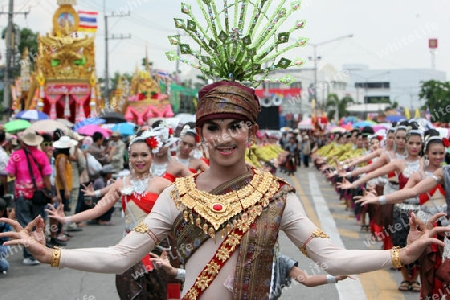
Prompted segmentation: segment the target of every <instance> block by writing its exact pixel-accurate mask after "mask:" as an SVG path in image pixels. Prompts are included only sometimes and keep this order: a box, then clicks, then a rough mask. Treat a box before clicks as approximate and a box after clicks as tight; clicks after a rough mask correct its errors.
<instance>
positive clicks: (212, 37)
mask: <svg viewBox="0 0 450 300" xmlns="http://www.w3.org/2000/svg"><path fill="white" fill-rule="evenodd" d="M222 1H223V5H222V7H221V8H218V7H217V6H216V2H215V1H213V0H197V4H198V7H199V9H200V11H201V13H202V15H203V18H204V22H206V24H207V26H206V27H203V26H202V25H201V24H200V23H199V22H198V20H197V18H196V17H195V16H194V14H193V12H192V7H191V6H190V5H188V4H185V3H182V4H181V12H182V13H184V14H186V15H187V16H188V17H189V19H188V20H187V21H185V20H183V19H179V18H176V19H175V27H176V28H178V29H182V30H183V31H184V32H186V33H187V34H188V35H189V36H190V37H191V38H192V40H193V41H194V42H195V43H196V44H197V45H196V47H192V46H191V45H190V44H185V43H182V42H181V41H180V36H178V35H176V36H169V41H170V43H171V44H172V45H176V46H178V47H180V55H177V53H176V52H175V51H170V52H167V53H166V55H167V57H168V58H169V59H170V60H177V59H178V60H180V61H181V62H183V63H186V64H189V65H191V66H193V67H195V68H197V69H200V70H201V72H202V73H203V74H204V75H205V76H206V77H208V78H211V79H214V80H220V79H224V80H230V81H238V82H240V83H242V84H246V85H250V86H253V87H256V86H258V85H259V83H260V82H261V81H277V82H283V83H286V84H290V83H291V81H292V77H291V76H286V77H284V78H280V79H275V80H274V79H268V78H267V76H268V74H269V72H270V71H273V70H277V69H286V68H288V67H292V66H302V65H303V63H304V61H303V60H302V59H294V60H290V59H287V58H285V57H281V58H279V56H280V55H281V54H283V53H285V52H287V51H289V50H291V49H294V48H296V47H300V46H304V45H305V44H306V42H307V39H306V38H299V39H297V40H296V41H295V42H294V43H289V37H290V35H291V33H292V32H293V31H295V30H298V29H300V28H303V27H304V26H305V21H304V20H297V21H295V22H294V23H293V24H292V27H291V28H290V29H289V30H288V31H284V32H278V30H279V28H280V26H281V25H282V24H283V23H285V21H286V20H287V18H288V17H289V16H290V15H291V14H292V13H294V12H298V11H299V9H300V1H292V2H291V3H290V5H286V2H287V0H276V1H275V3H278V5H277V6H275V5H272V2H274V0H252V1H250V0H234V1H233V0H222ZM285 6H286V7H285ZM194 48H199V50H194Z"/></svg>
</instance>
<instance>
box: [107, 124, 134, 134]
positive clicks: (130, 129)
mask: <svg viewBox="0 0 450 300" xmlns="http://www.w3.org/2000/svg"><path fill="white" fill-rule="evenodd" d="M135 127H136V125H135V124H134V123H119V124H116V125H114V126H113V127H111V128H110V129H111V130H112V131H117V132H119V133H120V135H133V134H134V133H135V132H134V128H135Z"/></svg>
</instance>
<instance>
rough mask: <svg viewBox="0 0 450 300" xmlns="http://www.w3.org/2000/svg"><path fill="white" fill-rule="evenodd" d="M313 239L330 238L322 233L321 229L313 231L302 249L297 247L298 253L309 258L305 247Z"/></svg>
mask: <svg viewBox="0 0 450 300" xmlns="http://www.w3.org/2000/svg"><path fill="white" fill-rule="evenodd" d="M313 238H322V239H329V238H330V237H329V236H328V235H327V234H326V233H324V232H323V231H322V230H321V229H316V230H314V231H313V232H312V233H311V235H310V236H309V238H308V239H307V240H306V242H305V244H304V245H303V246H302V247H299V249H300V251H302V253H303V254H304V255H305V256H306V257H308V258H309V255H308V253H307V252H306V245H307V244H308V243H309V242H310V241H311V240H312V239H313Z"/></svg>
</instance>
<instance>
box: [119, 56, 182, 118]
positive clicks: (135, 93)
mask: <svg viewBox="0 0 450 300" xmlns="http://www.w3.org/2000/svg"><path fill="white" fill-rule="evenodd" d="M147 61H148V59H147ZM167 87H169V88H167ZM170 87H171V82H170V79H169V78H168V77H166V78H162V77H160V76H159V75H158V74H157V73H156V75H155V76H154V77H153V76H152V71H151V69H150V66H149V65H148V64H147V66H146V69H145V71H144V70H140V69H139V68H138V67H136V70H135V72H134V75H133V78H132V79H131V82H128V81H127V80H125V79H123V78H121V77H119V82H118V84H117V89H116V90H115V92H114V95H113V97H112V99H111V107H112V108H114V109H115V110H116V111H118V112H121V113H123V114H124V115H125V118H126V120H127V121H128V122H130V123H135V124H138V125H144V124H147V121H148V120H149V119H154V118H171V117H173V116H174V112H173V110H172V105H171V102H170V98H169V94H170ZM162 88H165V91H166V92H165V93H162Z"/></svg>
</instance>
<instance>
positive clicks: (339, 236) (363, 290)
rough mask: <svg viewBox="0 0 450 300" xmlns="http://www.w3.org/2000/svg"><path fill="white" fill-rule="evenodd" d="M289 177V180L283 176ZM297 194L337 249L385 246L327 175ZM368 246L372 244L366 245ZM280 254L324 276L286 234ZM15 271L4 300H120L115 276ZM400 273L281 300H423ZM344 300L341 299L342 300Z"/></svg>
mask: <svg viewBox="0 0 450 300" xmlns="http://www.w3.org/2000/svg"><path fill="white" fill-rule="evenodd" d="M280 176H283V175H280ZM285 178H286V179H287V180H288V181H289V182H290V183H291V184H292V185H293V186H294V187H295V188H296V189H297V194H298V195H299V197H300V199H301V201H302V203H303V205H304V207H305V210H306V212H307V214H308V216H309V217H310V219H311V220H312V221H313V222H314V223H315V224H317V225H318V226H319V227H321V228H322V229H324V231H325V232H326V233H328V234H329V235H330V236H331V238H332V239H333V241H334V242H335V243H337V244H340V243H342V245H343V246H345V247H346V248H348V249H368V248H370V249H379V248H380V246H381V243H376V244H369V245H368V246H367V245H366V243H367V239H368V238H369V235H368V234H365V233H363V234H361V233H360V232H359V227H358V226H356V222H355V220H354V218H352V217H350V216H349V212H347V211H345V209H344V206H343V205H340V204H339V201H338V198H337V196H336V193H335V192H334V190H333V189H332V187H331V186H330V185H329V184H328V183H326V182H325V181H324V180H323V179H322V177H321V175H320V174H319V173H318V172H316V171H315V170H313V169H300V170H299V172H298V173H297V174H296V176H295V177H285ZM113 220H114V222H115V223H116V226H112V227H103V226H89V227H87V228H86V229H85V230H83V231H82V232H75V233H73V234H74V235H75V237H74V238H73V239H72V240H71V241H70V243H69V245H68V248H80V247H95V246H99V247H101V246H108V245H113V244H115V243H116V242H118V241H119V240H120V238H121V236H122V228H123V219H122V218H121V217H120V213H117V214H115V215H114V217H113ZM364 242H366V243H364ZM280 251H281V252H282V253H284V254H286V255H288V256H290V257H292V258H294V259H296V260H298V261H299V264H300V267H301V268H302V269H304V270H305V271H306V272H307V273H308V274H309V275H313V274H319V273H320V274H324V273H323V272H320V271H319V270H318V267H317V266H316V265H315V264H314V263H313V262H312V261H311V260H309V259H307V258H305V257H304V256H303V255H302V254H301V253H300V251H299V250H298V249H297V247H295V246H294V245H293V244H292V243H291V242H290V241H289V239H288V238H287V237H286V236H285V235H284V234H283V233H281V235H280ZM9 261H10V264H11V270H10V272H9V273H8V274H7V275H6V276H5V275H0V295H1V296H0V299H33V300H40V299H42V300H44V299H45V300H53V299H55V300H60V299H64V300H65V299H69V300H72V299H73V300H75V299H79V300H103V299H105V300H114V299H118V297H117V292H116V288H115V283H114V276H113V275H102V274H92V273H86V272H78V271H73V270H68V269H63V270H55V269H52V268H50V267H48V266H47V265H39V266H32V267H30V266H24V265H22V263H21V261H22V254H21V252H19V253H17V254H13V255H12V256H11V257H10V258H9ZM398 282H400V274H399V272H397V271H390V270H386V271H384V270H383V271H377V272H372V273H369V274H364V275H360V276H358V277H357V280H355V281H353V280H349V279H347V280H345V281H343V282H341V283H339V284H337V285H334V284H328V285H324V286H321V287H316V288H306V287H304V286H302V285H300V284H294V285H293V286H292V287H290V288H287V289H285V290H284V292H283V296H282V298H281V299H289V300H290V299H292V300H293V299H317V300H320V299H326V300H332V299H343V300H353V299H358V300H363V299H370V300H372V299H383V300H384V299H395V300H397V299H398V300H401V299H406V300H412V299H419V297H418V294H415V293H412V292H407V293H400V292H398V291H397V285H398ZM340 297H341V298H340Z"/></svg>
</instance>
